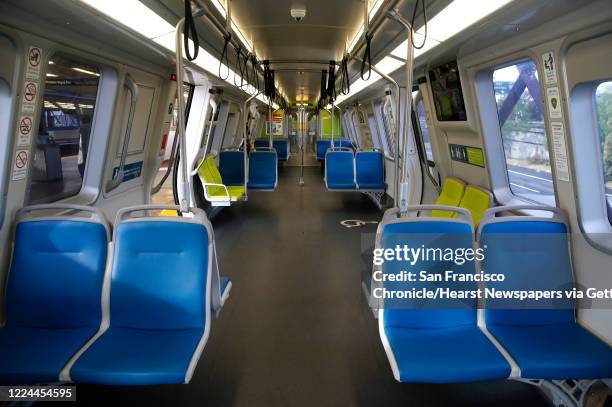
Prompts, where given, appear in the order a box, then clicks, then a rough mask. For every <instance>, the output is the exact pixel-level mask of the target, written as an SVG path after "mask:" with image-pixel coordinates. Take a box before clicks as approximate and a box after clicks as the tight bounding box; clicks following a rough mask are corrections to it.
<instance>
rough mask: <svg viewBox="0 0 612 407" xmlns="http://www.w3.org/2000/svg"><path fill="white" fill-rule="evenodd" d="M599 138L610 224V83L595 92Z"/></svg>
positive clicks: (611, 165) (611, 121)
mask: <svg viewBox="0 0 612 407" xmlns="http://www.w3.org/2000/svg"><path fill="white" fill-rule="evenodd" d="M595 101H596V102H597V118H598V121H599V137H600V141H601V154H602V160H603V169H604V183H605V186H606V198H607V201H608V219H610V222H611V223H612V81H611V82H604V83H602V84H600V85H599V86H598V87H597V91H596V92H595Z"/></svg>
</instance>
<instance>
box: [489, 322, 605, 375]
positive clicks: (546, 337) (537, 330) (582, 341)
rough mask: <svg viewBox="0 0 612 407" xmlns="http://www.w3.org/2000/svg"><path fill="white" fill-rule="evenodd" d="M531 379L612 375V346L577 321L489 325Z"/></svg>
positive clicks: (524, 373)
mask: <svg viewBox="0 0 612 407" xmlns="http://www.w3.org/2000/svg"><path fill="white" fill-rule="evenodd" d="M487 328H488V329H489V332H491V333H492V334H493V335H494V336H495V337H496V338H497V339H498V340H499V342H500V343H501V344H502V345H503V346H504V348H505V349H506V350H507V351H508V352H509V353H510V355H511V356H512V358H513V359H514V360H515V361H516V362H517V364H518V365H519V367H520V368H521V377H523V378H529V379H551V380H552V379H598V378H607V377H612V348H611V347H610V346H608V345H607V344H605V343H604V342H602V341H601V340H599V339H598V338H597V337H595V336H593V335H592V334H591V333H589V332H588V331H587V330H585V329H584V328H582V327H581V326H580V325H577V324H575V323H562V324H553V325H541V326H505V325H489V326H487Z"/></svg>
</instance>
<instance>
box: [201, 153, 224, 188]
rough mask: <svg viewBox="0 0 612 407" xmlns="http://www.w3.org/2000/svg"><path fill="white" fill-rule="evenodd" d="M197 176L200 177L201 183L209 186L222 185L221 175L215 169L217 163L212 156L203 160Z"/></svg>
mask: <svg viewBox="0 0 612 407" xmlns="http://www.w3.org/2000/svg"><path fill="white" fill-rule="evenodd" d="M198 174H199V175H200V179H201V180H202V182H206V183H209V184H223V178H221V173H220V172H219V170H218V169H217V163H216V162H215V158H214V157H213V156H212V155H209V156H208V157H206V158H205V159H204V163H202V165H200V168H199V170H198Z"/></svg>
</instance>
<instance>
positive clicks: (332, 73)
mask: <svg viewBox="0 0 612 407" xmlns="http://www.w3.org/2000/svg"><path fill="white" fill-rule="evenodd" d="M326 93H327V96H329V99H330V102H332V103H333V102H334V100H336V61H329V76H328V77H327V92H326Z"/></svg>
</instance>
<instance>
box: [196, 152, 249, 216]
mask: <svg viewBox="0 0 612 407" xmlns="http://www.w3.org/2000/svg"><path fill="white" fill-rule="evenodd" d="M198 165H199V169H198V175H199V177H200V181H201V182H202V187H203V188H204V197H205V198H206V200H207V201H209V202H211V203H213V205H214V204H215V203H220V204H224V203H225V204H229V202H236V201H238V200H239V199H241V198H242V197H243V196H244V186H243V185H238V186H226V185H225V184H223V179H221V173H219V170H218V169H217V164H216V163H215V159H214V157H213V156H211V155H209V156H208V157H206V159H205V161H204V162H203V163H202V161H200V163H198Z"/></svg>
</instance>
